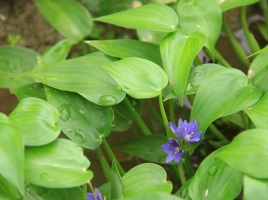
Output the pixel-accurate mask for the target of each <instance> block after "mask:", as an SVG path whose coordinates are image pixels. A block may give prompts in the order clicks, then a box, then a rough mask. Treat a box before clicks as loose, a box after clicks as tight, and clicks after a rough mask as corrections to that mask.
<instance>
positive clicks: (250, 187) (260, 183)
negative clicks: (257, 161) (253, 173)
mask: <svg viewBox="0 0 268 200" xmlns="http://www.w3.org/2000/svg"><path fill="white" fill-rule="evenodd" d="M243 196H244V198H243V199H244V200H251V199H260V200H265V199H268V180H267V179H266V180H265V179H264V180H262V179H255V178H251V177H249V176H246V175H245V176H244V195H243Z"/></svg>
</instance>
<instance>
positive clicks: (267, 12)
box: [260, 0, 268, 35]
mask: <svg viewBox="0 0 268 200" xmlns="http://www.w3.org/2000/svg"><path fill="white" fill-rule="evenodd" d="M260 8H261V9H262V12H263V15H264V18H265V25H266V31H267V35H268V5H267V0H260Z"/></svg>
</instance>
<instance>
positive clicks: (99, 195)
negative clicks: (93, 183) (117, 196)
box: [87, 188, 102, 200]
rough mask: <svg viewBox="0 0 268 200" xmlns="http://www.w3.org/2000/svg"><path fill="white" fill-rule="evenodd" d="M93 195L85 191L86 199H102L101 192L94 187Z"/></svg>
mask: <svg viewBox="0 0 268 200" xmlns="http://www.w3.org/2000/svg"><path fill="white" fill-rule="evenodd" d="M95 196H96V198H95V197H94V195H93V194H92V193H87V200H102V196H101V193H100V192H99V190H98V189H97V188H95Z"/></svg>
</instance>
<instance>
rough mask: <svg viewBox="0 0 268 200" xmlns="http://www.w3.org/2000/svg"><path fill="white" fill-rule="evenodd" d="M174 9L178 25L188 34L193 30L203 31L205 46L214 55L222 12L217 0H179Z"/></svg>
mask: <svg viewBox="0 0 268 200" xmlns="http://www.w3.org/2000/svg"><path fill="white" fill-rule="evenodd" d="M208 5H209V6H208ZM176 11H177V13H178V16H179V19H180V23H179V27H180V28H181V29H183V30H185V31H186V33H188V34H190V33H192V32H195V31H199V32H201V33H203V34H204V35H205V36H206V44H205V46H206V47H207V48H208V49H209V50H210V52H211V54H212V55H214V51H215V45H216V42H217V40H218V38H219V36H220V32H221V24H222V12H221V8H220V6H219V5H218V4H217V2H215V0H191V1H189V0H180V1H179V3H178V4H177V8H176ZM212 16H213V17H212Z"/></svg>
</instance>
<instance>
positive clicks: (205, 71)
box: [185, 64, 224, 95]
mask: <svg viewBox="0 0 268 200" xmlns="http://www.w3.org/2000/svg"><path fill="white" fill-rule="evenodd" d="M222 68H224V67H223V66H222V65H218V64H203V65H199V66H196V67H194V68H192V69H191V70H190V73H189V78H188V85H187V87H186V91H185V94H186V95H189V94H195V93H196V91H197V89H198V87H199V85H200V84H201V83H202V82H203V81H204V80H205V79H206V77H207V76H208V75H209V74H210V73H211V72H214V71H215V70H217V69H222Z"/></svg>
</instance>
